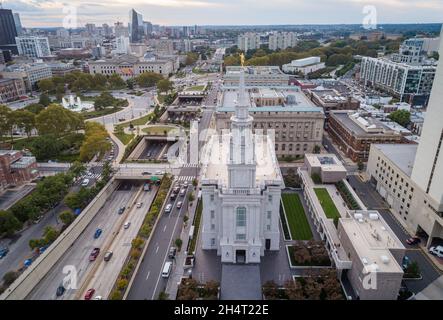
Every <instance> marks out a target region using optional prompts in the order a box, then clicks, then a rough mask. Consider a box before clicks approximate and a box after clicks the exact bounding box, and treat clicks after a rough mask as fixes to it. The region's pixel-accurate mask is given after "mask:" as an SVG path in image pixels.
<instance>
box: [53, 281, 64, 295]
mask: <svg viewBox="0 0 443 320" xmlns="http://www.w3.org/2000/svg"><path fill="white" fill-rule="evenodd" d="M65 291H66V289H65V286H64V285H63V284H61V285H59V286H58V288H57V291H56V292H55V295H56V296H57V297H60V296H62V295H63V293H65Z"/></svg>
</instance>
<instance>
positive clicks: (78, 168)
mask: <svg viewBox="0 0 443 320" xmlns="http://www.w3.org/2000/svg"><path fill="white" fill-rule="evenodd" d="M69 171H70V172H71V173H72V174H73V175H74V177H76V178H77V177H80V176H81V175H82V174H83V173H85V171H86V166H85V165H84V164H83V163H81V162H80V161H74V162H73V163H72V165H71V167H70V168H69Z"/></svg>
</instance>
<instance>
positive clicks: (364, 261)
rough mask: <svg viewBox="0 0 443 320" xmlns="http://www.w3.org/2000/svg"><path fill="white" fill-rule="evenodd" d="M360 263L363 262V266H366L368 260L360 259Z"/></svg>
mask: <svg viewBox="0 0 443 320" xmlns="http://www.w3.org/2000/svg"><path fill="white" fill-rule="evenodd" d="M361 261H362V262H363V264H364V265H367V264H368V263H369V262H368V259H366V258H361Z"/></svg>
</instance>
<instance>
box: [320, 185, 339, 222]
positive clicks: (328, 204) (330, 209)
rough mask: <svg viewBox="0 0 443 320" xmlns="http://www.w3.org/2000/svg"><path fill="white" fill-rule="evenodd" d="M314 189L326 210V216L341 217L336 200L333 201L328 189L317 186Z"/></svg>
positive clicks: (329, 217) (330, 217)
mask: <svg viewBox="0 0 443 320" xmlns="http://www.w3.org/2000/svg"><path fill="white" fill-rule="evenodd" d="M314 191H315V194H316V195H317V198H318V200H319V201H320V204H321V206H322V207H323V211H324V212H325V214H326V217H327V218H328V219H338V218H340V213H339V212H338V210H337V207H336V206H335V204H334V201H332V199H331V196H330V195H329V193H328V190H326V189H325V188H315V189H314Z"/></svg>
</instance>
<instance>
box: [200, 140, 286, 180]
mask: <svg viewBox="0 0 443 320" xmlns="http://www.w3.org/2000/svg"><path fill="white" fill-rule="evenodd" d="M230 137H231V133H229V134H226V133H224V134H220V135H219V134H215V135H213V136H212V137H211V138H210V139H209V141H208V143H207V144H206V146H205V151H204V155H203V157H202V165H203V167H204V170H203V175H202V176H203V178H202V179H203V180H217V182H218V184H219V185H222V186H223V187H227V186H228V162H229V158H230V150H229V149H230V143H229V141H230ZM254 145H255V148H254V151H255V158H256V164H257V165H256V185H257V186H260V185H264V184H266V182H267V181H273V182H276V181H278V183H282V176H281V171H280V168H279V167H278V162H277V159H276V157H275V153H273V152H274V149H273V148H274V146H273V144H272V141H271V139H270V138H269V137H268V136H266V135H259V134H254Z"/></svg>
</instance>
